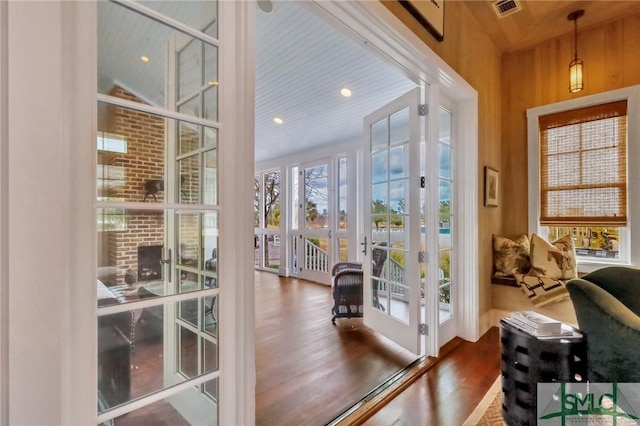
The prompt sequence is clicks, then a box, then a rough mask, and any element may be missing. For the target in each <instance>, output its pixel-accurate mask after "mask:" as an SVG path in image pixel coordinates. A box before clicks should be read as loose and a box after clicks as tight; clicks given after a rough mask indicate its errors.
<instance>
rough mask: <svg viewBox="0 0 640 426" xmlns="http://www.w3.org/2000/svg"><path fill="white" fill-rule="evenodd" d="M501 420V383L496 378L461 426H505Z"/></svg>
mask: <svg viewBox="0 0 640 426" xmlns="http://www.w3.org/2000/svg"><path fill="white" fill-rule="evenodd" d="M506 425H507V424H506V423H505V422H504V420H502V383H501V378H500V376H498V378H497V379H496V381H495V382H493V385H491V388H489V390H488V391H487V393H486V394H485V396H484V398H482V401H480V404H478V406H477V407H476V409H475V410H473V413H471V415H470V416H469V417H468V418H467V420H465V422H464V423H463V426H506Z"/></svg>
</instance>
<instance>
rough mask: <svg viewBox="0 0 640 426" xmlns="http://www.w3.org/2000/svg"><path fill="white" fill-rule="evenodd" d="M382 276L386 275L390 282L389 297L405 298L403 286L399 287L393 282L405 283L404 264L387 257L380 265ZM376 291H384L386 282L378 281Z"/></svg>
mask: <svg viewBox="0 0 640 426" xmlns="http://www.w3.org/2000/svg"><path fill="white" fill-rule="evenodd" d="M382 276H383V277H386V278H387V279H388V280H389V281H391V283H389V288H390V290H391V291H390V292H389V293H390V294H391V298H393V299H399V300H404V301H406V300H407V296H406V291H405V288H404V287H401V286H399V285H397V284H393V283H394V282H395V283H399V284H404V283H405V271H404V266H402V265H401V264H399V263H398V262H397V261H395V260H394V259H393V258H391V259H387V260H386V261H385V263H384V266H383V267H382ZM378 291H379V292H384V293H386V291H387V283H386V282H383V281H378Z"/></svg>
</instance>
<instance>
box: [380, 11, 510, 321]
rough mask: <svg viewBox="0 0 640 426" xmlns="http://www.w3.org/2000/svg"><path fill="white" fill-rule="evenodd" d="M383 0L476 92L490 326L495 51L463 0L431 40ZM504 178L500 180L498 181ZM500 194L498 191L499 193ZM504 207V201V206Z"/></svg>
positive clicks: (485, 311)
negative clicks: (486, 203) (487, 181)
mask: <svg viewBox="0 0 640 426" xmlns="http://www.w3.org/2000/svg"><path fill="white" fill-rule="evenodd" d="M382 3H383V4H384V5H385V6H386V7H387V8H388V9H389V10H390V11H391V12H392V13H393V14H394V15H395V16H396V17H398V19H400V20H401V21H402V22H403V23H404V24H405V25H406V26H407V27H409V28H410V29H411V30H412V31H413V32H414V33H415V34H416V35H417V36H418V37H420V39H422V40H423V41H424V42H425V44H426V45H428V46H429V47H430V48H431V49H432V50H433V51H434V52H436V53H437V54H438V55H439V56H440V57H441V58H442V59H444V60H445V61H446V62H447V64H449V65H450V66H451V67H452V68H453V69H454V70H456V72H457V73H458V74H460V76H462V78H464V79H465V80H466V81H467V82H468V83H469V84H471V86H473V87H474V88H475V89H476V91H477V92H478V110H479V117H478V132H479V134H478V180H477V185H478V194H479V197H478V206H479V217H478V233H479V235H478V253H479V262H480V264H479V271H478V272H479V281H480V312H481V330H482V331H484V330H486V329H487V328H488V326H489V322H490V319H489V311H490V310H491V283H490V276H491V269H492V254H491V241H492V240H491V235H492V234H493V233H500V232H501V226H502V212H503V208H502V207H498V208H489V207H483V195H482V194H483V191H484V184H483V173H484V166H491V167H493V168H495V169H498V170H499V169H500V164H501V155H502V153H501V150H500V148H501V147H500V139H501V138H500V133H501V130H502V127H501V112H502V107H501V93H502V84H501V78H500V72H501V71H500V68H501V58H500V52H499V51H498V49H497V48H496V47H495V46H494V44H493V43H492V42H491V40H490V39H489V37H488V35H487V34H486V32H485V31H484V29H483V28H482V27H481V26H480V25H479V24H478V22H477V21H476V20H475V18H474V17H473V15H472V14H471V11H470V10H469V8H468V6H467V5H466V4H465V2H458V1H448V2H447V3H446V5H445V13H444V19H445V22H444V41H442V42H438V41H436V40H435V39H434V38H433V37H432V36H431V34H429V32H428V31H427V30H425V29H424V28H423V27H422V26H421V25H420V24H419V23H418V22H416V21H415V19H414V18H413V17H412V16H411V15H410V14H409V13H408V12H407V11H406V10H405V9H404V8H403V7H402V6H401V5H400V4H399V3H398V2H396V1H382ZM503 182H505V181H504V180H503ZM500 196H502V194H501V195H500ZM503 205H504V204H503Z"/></svg>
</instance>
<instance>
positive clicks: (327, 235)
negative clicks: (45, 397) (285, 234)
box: [298, 161, 333, 284]
mask: <svg viewBox="0 0 640 426" xmlns="http://www.w3.org/2000/svg"><path fill="white" fill-rule="evenodd" d="M301 170H302V172H301V177H302V179H303V185H300V187H301V190H302V191H303V193H302V194H301V196H300V199H302V200H303V201H302V203H301V204H300V208H301V212H300V217H303V218H304V219H303V222H304V223H302V224H300V228H301V229H300V231H301V233H300V245H299V246H298V252H299V253H300V258H301V260H302V261H301V262H300V263H299V264H298V267H299V268H300V277H301V278H305V279H309V280H312V281H317V282H323V283H327V284H328V283H329V282H330V270H331V241H330V239H331V236H332V227H331V223H332V222H331V221H332V217H331V213H330V212H331V211H332V210H331V209H332V208H333V203H332V202H331V200H330V198H329V193H330V191H329V188H330V185H331V183H332V179H331V176H330V173H331V168H330V163H329V162H328V161H327V162H322V163H318V164H315V165H308V166H304V167H302V169H301Z"/></svg>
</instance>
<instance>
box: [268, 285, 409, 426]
mask: <svg viewBox="0 0 640 426" xmlns="http://www.w3.org/2000/svg"><path fill="white" fill-rule="evenodd" d="M332 306H333V302H332V297H331V289H330V287H327V286H324V285H320V284H315V283H310V282H308V281H304V280H298V279H294V278H280V277H278V276H277V275H274V274H269V273H265V272H256V371H257V373H256V374H257V377H256V424H257V425H258V426H269V425H278V426H286V425H292V426H293V425H295V426H301V425H314V426H317V425H324V424H327V423H328V422H330V421H331V420H333V419H334V418H335V417H337V416H338V415H339V414H340V413H342V412H343V411H344V410H346V409H347V408H349V407H351V406H352V405H354V404H355V403H357V402H358V401H360V400H361V399H362V398H363V397H364V396H365V395H366V394H367V393H369V392H370V391H371V390H373V389H374V388H375V387H376V386H378V385H380V384H381V383H383V382H384V381H385V380H386V379H387V378H389V377H390V376H391V375H393V374H394V373H396V372H398V371H399V370H401V369H403V368H404V367H407V366H408V365H409V364H410V363H411V362H413V361H414V360H415V359H416V358H417V357H416V356H415V355H413V354H411V353H410V352H408V351H406V350H404V349H403V348H402V347H400V346H398V345H396V344H395V343H393V342H392V341H390V340H388V339H386V338H385V337H383V336H380V335H378V334H376V333H374V332H373V331H372V330H370V329H368V328H367V327H365V326H364V325H363V324H362V318H338V319H337V320H336V325H335V326H334V325H332V324H331V317H332V315H331V307H332Z"/></svg>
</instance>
